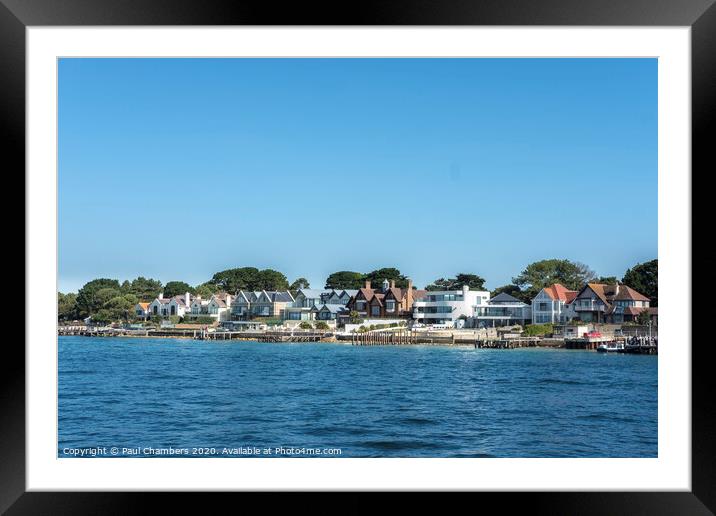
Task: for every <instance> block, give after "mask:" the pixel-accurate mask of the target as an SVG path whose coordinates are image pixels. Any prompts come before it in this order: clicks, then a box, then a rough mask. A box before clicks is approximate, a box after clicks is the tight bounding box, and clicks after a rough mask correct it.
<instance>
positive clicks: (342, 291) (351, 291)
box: [336, 289, 358, 297]
mask: <svg viewBox="0 0 716 516" xmlns="http://www.w3.org/2000/svg"><path fill="white" fill-rule="evenodd" d="M344 293H345V294H348V295H349V296H350V297H353V296H355V295H356V294H357V293H358V289H344V290H336V294H338V295H339V296H342V295H343V294H344Z"/></svg>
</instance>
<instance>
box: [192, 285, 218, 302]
mask: <svg viewBox="0 0 716 516" xmlns="http://www.w3.org/2000/svg"><path fill="white" fill-rule="evenodd" d="M214 292H215V289H214V288H212V286H211V284H210V283H202V284H201V285H198V286H197V287H196V288H195V289H194V294H195V295H197V296H199V297H201V298H202V299H208V298H210V297H211V296H212V295H213V294H214Z"/></svg>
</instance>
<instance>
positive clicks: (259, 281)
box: [208, 267, 288, 293]
mask: <svg viewBox="0 0 716 516" xmlns="http://www.w3.org/2000/svg"><path fill="white" fill-rule="evenodd" d="M208 283H210V284H211V285H213V287H214V288H216V289H217V290H222V291H225V292H229V293H234V292H236V291H237V290H286V289H288V279H286V276H284V275H283V274H282V273H280V272H278V271H275V270H273V269H264V270H259V269H257V268H256V267H240V268H237V269H227V270H225V271H221V272H217V273H216V274H214V276H212V278H211V280H209V282H208Z"/></svg>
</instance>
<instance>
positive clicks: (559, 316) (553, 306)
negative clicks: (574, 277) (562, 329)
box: [532, 283, 577, 324]
mask: <svg viewBox="0 0 716 516" xmlns="http://www.w3.org/2000/svg"><path fill="white" fill-rule="evenodd" d="M576 296H577V291H576V290H569V289H568V288H566V287H565V286H564V285H561V284H559V283H554V284H553V285H550V286H548V287H545V288H543V289H542V290H540V291H539V292H538V293H537V295H536V296H535V297H534V298H533V299H532V323H533V324H545V323H552V324H558V323H565V322H567V321H569V320H570V319H572V318H574V317H575V313H574V310H573V307H572V302H573V301H574V298H575V297H576Z"/></svg>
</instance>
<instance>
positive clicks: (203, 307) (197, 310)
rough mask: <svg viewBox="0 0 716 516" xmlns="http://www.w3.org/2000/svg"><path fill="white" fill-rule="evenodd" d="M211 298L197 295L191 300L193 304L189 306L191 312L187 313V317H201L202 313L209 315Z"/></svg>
mask: <svg viewBox="0 0 716 516" xmlns="http://www.w3.org/2000/svg"><path fill="white" fill-rule="evenodd" d="M208 307H209V300H208V299H202V298H201V296H195V297H194V299H192V301H191V306H190V308H189V313H187V314H186V316H187V317H200V316H202V315H208V314H209V308H208Z"/></svg>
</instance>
